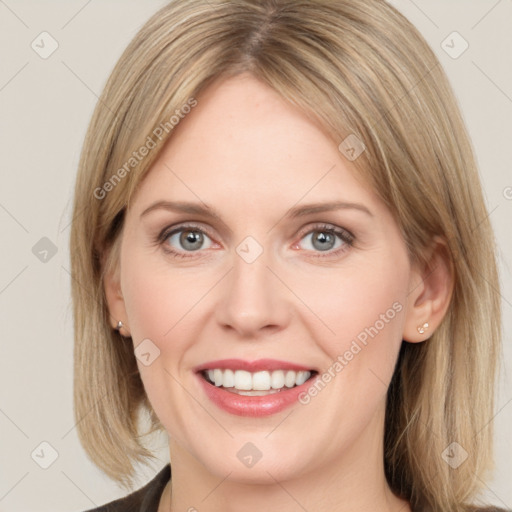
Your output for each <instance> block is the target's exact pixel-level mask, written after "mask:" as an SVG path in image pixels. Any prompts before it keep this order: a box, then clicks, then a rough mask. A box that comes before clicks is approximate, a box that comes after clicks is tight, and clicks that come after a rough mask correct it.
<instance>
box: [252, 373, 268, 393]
mask: <svg viewBox="0 0 512 512" xmlns="http://www.w3.org/2000/svg"><path fill="white" fill-rule="evenodd" d="M252 389H254V390H257V391H267V390H269V389H270V373H268V372H256V373H253V375H252Z"/></svg>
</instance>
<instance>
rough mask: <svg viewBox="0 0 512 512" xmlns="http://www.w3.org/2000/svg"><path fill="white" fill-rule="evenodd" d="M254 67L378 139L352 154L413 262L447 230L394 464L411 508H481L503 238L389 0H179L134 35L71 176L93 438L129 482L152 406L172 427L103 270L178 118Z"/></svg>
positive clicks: (402, 379)
mask: <svg viewBox="0 0 512 512" xmlns="http://www.w3.org/2000/svg"><path fill="white" fill-rule="evenodd" d="M242 72H249V73H252V75H254V76H255V77H257V78H259V79H261V80H263V81H264V82H265V83H266V84H268V85H269V86H270V87H271V88H273V89H274V90H275V91H277V92H278V93H279V94H280V95H281V96H282V97H283V98H284V99H285V100H286V101H288V102H290V103H291V104H293V105H294V106H295V107H296V108H298V109H300V110H301V111H303V112H304V113H305V114H306V115H308V116H309V117H310V119H311V120H313V121H315V122H318V123H320V125H321V126H322V127H323V128H324V129H325V133H326V134H328V135H329V136H330V137H331V138H332V141H333V143H335V144H337V145H339V144H341V143H342V142H343V141H345V140H346V138H347V137H348V136H356V137H357V140H360V141H362V142H363V143H364V146H365V150H364V151H363V153H362V154H361V155H360V156H359V158H357V160H355V161H353V164H354V166H355V169H356V170H357V172H358V173H360V174H361V175H362V176H364V177H365V179H367V180H368V181H367V183H369V186H371V187H373V188H374V190H375V191H376V192H377V194H378V195H379V196H380V197H381V198H382V199H383V200H384V201H385V203H386V205H387V206H388V207H389V209H390V211H391V212H392V213H393V215H394V217H395V219H396V221H397V223H398V225H399V227H400V229H401V231H402V234H403V237H404V240H405V243H406V246H407V248H408V251H409V254H410V257H411V261H417V262H423V263H425V262H426V254H427V253H428V248H429V247H430V246H431V243H432V241H433V240H434V237H441V238H442V239H443V240H444V241H445V243H446V246H447V248H448V253H449V258H450V260H451V264H452V265H453V274H454V279H455V284H454V291H453V295H452V299H451V302H450V306H449V309H448V312H447V314H446V316H445V318H444V319H443V322H442V323H441V325H440V326H439V328H438V329H437V330H436V331H435V332H434V334H433V335H432V337H431V338H430V339H429V340H428V341H426V342H424V343H419V344H416V343H414V344H413V343H407V342H404V343H403V344H402V348H401V351H400V355H399V358H398V362H397V366H396V370H395V373H394V375H393V378H392V381H391V384H390V387H389V391H388V396H387V410H386V419H385V432H384V440H385V446H384V448H385V453H384V457H385V471H386V477H387V480H388V483H389V485H390V487H391V488H392V489H393V491H394V492H395V493H396V494H397V495H399V496H402V497H404V498H406V499H407V500H409V501H410V502H411V503H412V505H413V506H415V507H418V508H419V507H420V506H424V505H426V506H428V507H430V508H431V509H432V510H442V511H446V510H451V511H458V510H461V511H462V510H470V508H469V505H468V503H469V501H470V500H471V499H473V498H474V497H475V496H476V493H477V492H478V491H479V490H480V488H481V485H482V484H481V482H482V479H483V478H485V476H486V475H485V473H486V472H487V471H488V470H489V469H492V468H493V456H492V455H493V429H492V418H493V413H494V388H495V379H496V373H497V363H498V358H499V356H500V348H501V346H500V336H501V327H500V326H501V319H500V309H499V308H500V305H499V294H498V293H497V291H498V289H499V287H498V286H499V285H498V277H497V269H496V261H495V245H494V237H493V234H492V230H491V226H490V222H489V220H488V212H487V211H486V207H485V204H484V200H483V195H482V190H481V185H480V181H479V177H478V170H477V167H476V163H475V158H474V153H473V149H472V146H471V142H470V140H469V137H468V134H467V131H466V128H465V126H464V123H463V120H462V117H461V114H460V112H459V108H458V105H457V101H456V99H455V97H454V94H453V92H452V90H451V87H450V85H449V83H448V80H447V78H446V76H445V73H444V71H443V69H442V67H441V65H440V62H439V61H438V59H437V58H436V57H435V55H434V53H433V52H432V50H431V49H430V48H429V46H428V45H427V43H426V42H425V40H424V39H423V37H422V36H421V35H420V34H419V32H418V31H417V30H416V29H415V27H414V26H413V25H412V24H411V23H410V22H409V21H408V20H407V19H406V18H405V17H404V16H403V15H401V14H400V13H399V12H398V11H397V10H396V9H394V8H393V7H391V6H390V5H388V4H387V3H386V2H384V1H383V0H337V1H332V0H236V1H222V0H208V1H207V2H196V1H191V0H174V1H173V2H171V3H170V4H168V5H166V6H165V7H164V8H162V9H161V10H159V11H158V12H157V13H156V14H155V15H154V16H152V17H151V19H150V20H149V21H148V22H147V23H146V24H145V25H144V26H143V27H142V29H141V30H140V31H139V32H138V34H137V35H136V36H135V38H134V39H133V40H132V41H131V43H130V44H129V46H128V47H127V48H126V50H125V51H124V53H123V54H122V56H121V58H120V59H119V61H118V63H117V65H116V66H115V68H114V70H113V72H112V74H111V76H110V78H109V80H108V82H107V84H106V86H105V89H104V91H103V93H102V95H101V97H100V100H99V102H98V104H97V107H96V109H95V111H94V114H93V117H92V120H91V122H90V126H89V129H88V132H87V135H86V139H85V143H84V146H83V151H82V155H81V160H80V164H79V170H78V177H77V181H76V189H75V198H74V212H73V224H72V231H71V241H70V242H71V243H70V246H71V267H72V281H71V283H72V297H73V302H74V321H75V351H74V358H75V359H74V365H75V366H74V371H75V378H74V403H75V417H76V422H77V431H78V435H79V438H80V441H81V443H82V444H83V446H84V448H85V450H86V452H87V454H88V455H89V456H90V457H91V459H92V460H93V461H94V462H95V463H96V464H97V466H98V467H100V468H101V469H102V470H103V471H104V472H106V474H108V475H109V476H110V477H112V478H114V479H115V480H117V481H118V482H120V483H121V484H122V485H123V486H124V487H126V488H130V487H131V485H133V481H132V479H133V477H134V465H133V464H134V462H147V461H148V460H149V459H151V458H152V457H153V455H152V453H151V451H150V450H149V449H148V448H147V447H145V446H144V443H143V437H144V435H145V434H141V433H140V425H139V424H138V421H139V420H140V413H141V412H143V411H146V412H149V418H150V421H151V424H150V429H149V431H150V432H154V431H157V430H158V429H162V428H163V427H162V425H161V424H160V422H159V420H158V418H157V417H156V415H155V413H154V411H153V410H152V407H151V404H150V403H149V401H148V399H147V396H146V394H145V391H144V387H143V384H142V381H141V379H140V376H139V373H138V370H137V365H136V360H135V356H134V353H133V345H132V343H131V342H130V340H126V339H124V338H123V337H121V336H120V334H119V333H118V332H117V331H115V330H114V329H112V327H111V323H110V322H109V313H108V310H107V306H106V300H105V292H104V289H103V279H104V276H105V273H106V272H110V271H114V270H115V269H116V268H117V267H116V265H117V263H118V258H119V241H120V238H121V233H122V227H123V219H124V214H125V212H126V210H127V208H129V205H130V201H131V199H132V198H133V194H134V192H135V191H136V189H137V186H138V185H139V184H140V183H141V181H142V180H143V178H144V176H145V175H146V173H147V172H148V170H150V168H151V164H152V162H153V161H154V160H155V158H156V157H157V156H158V154H159V152H160V150H161V149H162V147H163V145H164V144H165V142H166V141H167V140H168V139H169V138H170V137H171V136H172V133H173V129H174V128H175V126H176V125H177V124H179V121H180V119H181V118H182V117H183V116H185V115H187V113H188V112H190V111H191V110H192V109H193V108H194V105H195V104H196V101H197V100H196V99H195V98H196V97H197V96H198V94H199V92H200V91H202V90H203V89H204V88H205V87H206V86H207V85H208V84H211V83H212V82H213V81H214V80H218V79H220V78H223V77H230V76H235V75H237V74H240V73H242ZM349 140H356V139H349ZM341 146H343V144H341ZM143 148H146V149H143ZM452 443H457V445H452ZM454 447H455V449H456V450H459V452H458V453H465V452H467V459H466V460H465V461H464V463H462V464H461V465H460V466H458V467H457V468H456V469H455V468H454V467H453V465H450V464H448V463H447V462H445V459H446V456H445V455H444V454H446V453H447V452H446V450H447V449H448V450H450V449H451V450H453V449H454ZM462 450H464V452H463V451H462Z"/></svg>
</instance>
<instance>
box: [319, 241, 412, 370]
mask: <svg viewBox="0 0 512 512" xmlns="http://www.w3.org/2000/svg"><path fill="white" fill-rule="evenodd" d="M381 256H382V257H381V258H378V259H377V261H375V258H372V260H371V261H370V258H368V259H367V260H366V261H365V258H361V260H360V261H357V262H355V263H354V264H351V265H350V266H346V267H344V268H342V269H340V271H339V272H337V273H334V272H333V273H332V275H331V278H330V279H329V280H327V279H326V280H325V281H324V286H323V288H322V289H321V288H318V287H316V288H315V290H316V291H315V292H314V294H313V295H311V294H310V298H311V304H312V306H311V309H312V310H313V311H314V313H315V314H316V315H317V317H318V318H320V319H321V320H322V323H323V324H324V326H321V328H322V329H323V332H324V333H325V334H324V335H323V336H322V337H321V338H320V339H321V340H323V341H322V344H323V347H322V348H323V351H324V352H325V353H326V354H327V355H328V356H329V358H330V359H331V360H334V359H336V358H337V357H338V356H339V355H343V354H344V353H345V352H346V351H352V354H354V353H357V354H358V355H357V356H355V357H354V359H356V358H358V359H361V360H362V359H365V360H367V359H369V358H373V359H374V360H375V361H376V362H379V361H382V364H386V365H387V366H390V365H391V366H392V365H393V364H394V357H395V356H396V351H397V350H398V348H399V346H400V344H401V341H402V331H403V324H404V312H405V299H406V296H407V286H408V275H409V274H408V268H409V264H408V259H407V256H406V255H405V254H402V253H398V252H397V251H390V252H389V254H387V255H381ZM358 346H359V347H360V348H361V349H362V350H361V351H358ZM363 353H364V356H363V358H361V357H360V356H361V355H363ZM350 357H352V356H351V355H350V354H348V358H350Z"/></svg>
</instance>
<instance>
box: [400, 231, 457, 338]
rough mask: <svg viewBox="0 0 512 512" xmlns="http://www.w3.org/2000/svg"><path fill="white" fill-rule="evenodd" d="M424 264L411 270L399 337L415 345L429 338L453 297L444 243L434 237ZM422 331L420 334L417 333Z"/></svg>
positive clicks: (452, 274) (452, 281)
mask: <svg viewBox="0 0 512 512" xmlns="http://www.w3.org/2000/svg"><path fill="white" fill-rule="evenodd" d="M427 256H428V257H427V259H426V263H424V264H416V265H414V266H413V268H412V269H411V277H410V280H409V293H408V296H407V311H406V316H405V325H404V332H403V335H402V338H403V339H404V340H405V341H408V342H410V343H419V342H422V341H425V340H427V339H428V338H430V336H432V334H433V333H434V331H435V330H436V329H437V327H438V326H439V324H440V323H441V321H442V320H443V318H444V315H445V314H446V311H447V310H448V306H449V305H450V301H451V298H452V294H453V287H454V268H453V262H452V260H451V258H450V255H449V251H448V248H447V246H446V243H445V242H444V240H442V239H441V238H440V237H435V238H434V241H433V244H432V247H431V250H430V252H429V254H428V255H427ZM421 331H423V332H421Z"/></svg>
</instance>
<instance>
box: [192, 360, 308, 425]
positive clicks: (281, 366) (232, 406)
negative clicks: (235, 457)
mask: <svg viewBox="0 0 512 512" xmlns="http://www.w3.org/2000/svg"><path fill="white" fill-rule="evenodd" d="M215 368H220V369H231V370H246V371H250V372H257V371H264V370H266V371H273V370H295V371H300V370H304V371H310V370H311V369H310V368H307V367H305V366H302V365H297V364H294V363H287V362H285V361H277V360H275V359H259V360H257V361H252V362H248V361H243V360H241V359H223V360H219V361H211V362H208V363H205V364H203V365H201V366H198V367H197V368H196V369H195V371H196V375H197V378H198V379H199V382H200V385H201V386H202V388H203V390H204V392H205V393H206V396H207V397H208V398H209V399H210V400H211V401H212V402H213V403H214V404H215V405H216V406H217V407H220V408H221V409H223V410H224V411H226V412H228V413H230V414H236V415H237V416H250V417H262V416H269V415H271V414H276V413H278V412H280V411H282V410H283V409H286V408H287V407H290V406H291V405H293V404H295V403H297V402H298V397H299V395H300V394H301V393H303V392H304V391H306V390H307V389H308V388H309V387H310V386H311V385H312V382H313V380H314V379H315V377H313V379H309V380H307V381H306V382H304V384H301V385H300V386H295V387H293V388H283V389H282V390H281V391H279V392H278V393H273V394H270V395H266V396H244V395H238V394H236V393H231V392H230V391H226V390H225V389H223V388H221V387H217V386H215V385H213V384H210V383H209V382H207V381H206V380H205V379H204V377H203V376H202V374H201V372H203V371H204V370H212V369H215Z"/></svg>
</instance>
